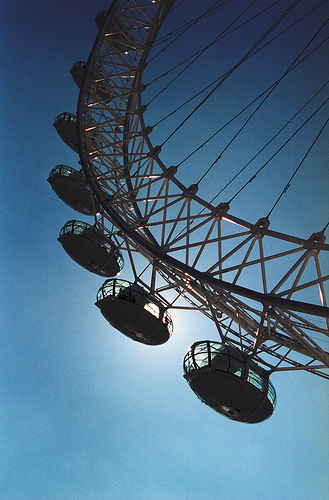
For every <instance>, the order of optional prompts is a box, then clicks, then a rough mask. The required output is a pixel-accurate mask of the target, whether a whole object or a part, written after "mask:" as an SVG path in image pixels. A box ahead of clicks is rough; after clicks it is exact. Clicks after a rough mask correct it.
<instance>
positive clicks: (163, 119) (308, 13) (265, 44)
mask: <svg viewBox="0 0 329 500" xmlns="http://www.w3.org/2000/svg"><path fill="white" fill-rule="evenodd" d="M279 1H281V0H279ZM326 2H328V0H323V1H322V2H321V3H320V4H318V5H317V6H315V7H314V8H313V9H311V10H310V11H309V12H307V13H306V14H304V15H303V16H301V17H300V18H299V19H297V20H296V21H294V22H293V23H292V24H290V25H289V26H288V27H287V28H285V29H284V30H282V31H281V32H280V33H278V34H277V35H276V36H275V37H273V38H271V40H269V41H267V42H266V43H264V45H262V46H261V47H259V48H258V49H257V50H255V51H254V52H253V53H252V54H250V56H249V58H251V57H253V56H254V55H256V54H257V53H258V52H259V51H261V50H263V49H264V48H265V47H267V46H268V45H269V44H271V43H272V42H273V41H274V40H276V39H277V38H279V37H280V36H282V35H283V34H284V33H286V32H287V31H289V29H291V28H292V27H293V26H295V25H296V24H298V23H299V22H300V21H302V20H303V19H305V18H306V17H307V16H309V15H310V14H311V13H312V12H314V11H315V10H316V9H318V8H319V7H321V5H323V4H324V3H326ZM275 3H278V2H275ZM272 5H275V4H272ZM272 5H271V6H270V7H272ZM270 7H268V8H270ZM265 10H267V9H265ZM262 12H264V11H261V12H260V13H262ZM260 13H259V14H260ZM259 14H256V15H255V16H254V17H253V18H251V19H254V18H255V17H257V16H258V15H259ZM251 19H250V20H251ZM247 22H249V20H248V21H245V23H243V24H246V23H247ZM241 26H242V24H241V25H239V26H237V27H236V28H234V30H232V31H230V32H229V33H227V34H225V35H224V36H227V35H228V34H231V33H232V32H233V31H235V30H237V29H239V28H240V27H241ZM192 57H193V55H192V56H190V57H189V58H187V59H185V60H184V61H183V62H182V63H184V62H186V61H188V60H189V59H191V58H192ZM249 58H248V59H249ZM182 63H180V64H178V65H177V66H174V67H173V68H171V69H170V70H169V71H167V72H166V73H163V75H160V77H157V78H156V79H155V80H152V81H151V82H149V83H148V85H150V84H151V83H153V82H154V81H156V80H158V79H159V78H161V77H162V76H165V75H167V74H168V73H169V72H171V71H173V70H174V69H176V68H177V67H179V66H180V65H181V64H182ZM225 74H226V73H224V74H223V75H221V76H219V77H217V78H216V79H215V80H213V81H212V82H211V83H210V84H208V85H207V86H206V87H204V88H203V89H201V90H200V91H198V92H197V93H196V94H194V95H193V96H192V97H190V98H189V99H187V100H186V101H184V102H183V103H182V104H181V105H180V106H178V107H177V108H175V109H174V110H173V111H172V112H170V113H168V114H167V115H166V116H164V117H163V118H161V119H160V120H159V121H158V122H156V123H155V124H154V125H153V128H154V127H156V126H157V125H159V124H160V123H162V122H163V121H165V120H166V119H167V118H169V117H171V116H172V115H173V114H175V113H176V112H177V111H178V110H180V109H181V108H183V107H184V106H186V105H187V104H188V103H190V102H191V101H192V100H193V99H196V98H197V97H198V96H199V95H201V94H202V93H203V92H205V91H206V90H208V89H209V88H210V87H211V86H212V85H215V83H217V82H218V81H219V80H220V79H221V78H223V77H224V76H225ZM168 86H169V84H168V85H167V86H166V88H168Z"/></svg>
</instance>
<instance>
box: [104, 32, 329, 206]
mask: <svg viewBox="0 0 329 500" xmlns="http://www.w3.org/2000/svg"><path fill="white" fill-rule="evenodd" d="M328 39H329V37H327V38H326V39H324V40H323V41H322V42H321V43H320V44H319V45H318V46H317V47H315V48H314V49H313V50H312V51H310V52H309V53H308V54H307V55H305V56H304V58H302V59H301V60H300V61H298V62H297V63H296V64H295V65H294V66H292V67H291V68H290V71H292V70H293V69H295V68H296V67H297V66H298V65H299V64H301V63H302V62H304V61H305V59H307V58H308V57H309V56H310V55H311V54H312V53H313V52H315V51H316V50H317V49H318V48H319V47H321V46H322V45H323V44H324V43H325V42H326V41H327V40H328ZM279 80H280V79H279ZM279 80H277V81H276V82H274V83H273V84H272V85H271V86H270V87H268V88H267V89H266V90H265V91H264V92H262V93H261V94H260V95H259V96H258V97H256V98H255V99H254V100H253V101H252V102H251V103H249V104H248V105H247V106H246V107H245V108H244V109H243V110H242V111H240V112H239V113H237V115H235V116H234V117H233V118H231V120H229V121H228V122H227V123H226V124H225V125H223V126H222V127H221V128H220V129H219V130H217V131H216V132H215V133H214V134H213V135H212V136H211V137H210V138H208V139H207V140H206V141H205V142H204V143H203V144H201V145H200V146H199V147H198V148H197V149H195V150H194V151H193V152H192V153H190V154H189V155H188V156H187V157H186V158H184V159H183V160H182V161H181V162H180V163H179V164H178V165H177V166H180V165H181V164H182V163H184V162H185V161H186V160H187V159H188V158H190V157H191V156H192V155H193V154H195V153H196V152H197V151H198V150H199V149H201V148H202V147H203V146H204V145H205V144H206V143H208V142H209V141H210V140H211V139H213V137H215V135H217V134H218V133H219V132H220V131H221V130H223V129H224V128H225V127H226V126H227V125H229V124H230V123H231V122H232V121H233V120H235V119H236V118H237V117H238V116H240V115H241V114H242V113H243V112H244V111H245V110H246V109H248V108H249V107H250V106H252V104H254V103H255V102H256V101H257V100H258V99H259V98H261V97H262V96H263V95H264V94H265V93H266V92H268V91H269V90H270V89H271V88H272V87H273V86H274V85H276V83H277V82H278V81H279ZM327 83H328V82H326V84H324V86H325V85H327ZM324 86H323V87H324ZM323 87H321V89H320V90H319V91H318V92H320V91H321V90H322V88H323ZM313 97H314V96H313ZM311 100H312V98H311ZM306 104H307V103H306ZM272 140H273V138H272ZM269 142H271V141H269ZM263 149H264V148H263ZM260 152H261V151H260ZM260 152H259V153H260ZM259 153H257V155H258V154H259ZM257 155H256V156H257ZM253 159H254V158H253ZM253 159H252V160H253ZM252 160H250V162H251V161H252ZM147 161H149V158H147V159H146V160H145V162H144V163H142V164H141V165H140V166H139V167H138V168H137V170H136V172H134V173H133V174H131V175H130V178H133V177H136V176H137V175H138V173H139V172H140V169H141V168H142V167H143V166H145V164H146V163H147ZM250 162H249V163H248V164H247V165H245V166H244V167H243V169H241V171H240V172H239V173H241V172H242V171H243V170H244V169H245V168H246V167H247V166H248V165H249V164H250ZM239 173H238V174H237V175H239ZM237 175H236V176H237ZM232 181H233V179H232V180H231V181H230V182H229V183H228V185H229V184H230V183H231V182H232ZM225 187H227V186H225ZM123 188H124V186H121V187H120V188H119V189H118V190H117V191H116V192H115V193H114V195H113V196H115V195H116V194H118V193H119V192H120V191H121V190H122V189H123ZM222 191H223V189H222V190H221V191H220V192H219V193H217V195H216V196H215V197H214V198H213V199H212V200H211V201H210V203H212V202H213V201H214V199H215V198H216V197H217V196H218V195H219V194H220V193H221V192H222ZM203 211H204V209H203V210H202V211H201V212H200V213H202V212H203Z"/></svg>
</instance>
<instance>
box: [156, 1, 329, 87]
mask: <svg viewBox="0 0 329 500" xmlns="http://www.w3.org/2000/svg"><path fill="white" fill-rule="evenodd" d="M281 1H282V0H276V1H275V2H274V3H272V4H271V5H269V6H268V7H266V8H265V9H263V10H261V11H260V12H257V14H254V15H253V16H252V17H250V18H249V19H247V20H246V21H244V22H243V23H241V24H239V25H238V26H236V27H235V28H233V29H232V30H230V31H228V32H227V33H226V31H227V30H228V29H229V28H230V26H232V25H233V24H234V23H235V22H236V21H237V19H238V18H237V19H235V21H234V22H233V23H232V24H231V25H230V26H228V27H227V28H225V30H223V31H222V32H221V33H220V34H219V35H217V36H216V37H215V38H214V39H213V41H212V42H211V43H210V44H209V45H207V46H206V47H203V48H202V49H199V50H198V51H197V52H195V53H194V54H192V55H190V56H188V57H186V58H185V59H183V61H181V62H180V63H178V64H176V65H175V66H173V67H172V68H170V69H169V70H167V71H166V72H165V73H162V74H161V75H160V76H157V77H156V78H154V79H153V80H151V81H150V82H149V83H148V84H147V85H148V86H149V85H151V84H152V83H154V82H156V81H158V80H160V79H161V78H163V77H164V76H166V75H168V74H169V73H171V72H172V71H174V70H175V69H177V68H179V67H180V66H182V65H183V64H185V63H186V62H188V61H190V60H191V59H192V58H194V57H196V56H198V57H199V55H202V54H203V52H204V51H205V50H207V48H209V47H210V46H212V45H214V44H216V43H217V42H219V41H220V40H222V39H223V38H225V37H227V36H228V35H231V34H232V33H234V32H235V31H237V30H238V29H240V28H242V27H243V26H245V25H246V24H248V23H249V22H251V21H253V20H254V19H256V18H257V17H258V16H260V15H261V14H263V13H264V12H266V11H267V10H269V9H271V8H272V7H273V6H274V5H276V4H278V3H280V2H281ZM324 1H327V0H324ZM254 3H255V2H254ZM250 7H251V6H250ZM247 10H248V9H246V11H247ZM246 11H244V12H243V13H242V14H241V15H240V16H239V17H241V16H242V15H243V14H244V13H245V12H246ZM306 15H307V14H306ZM152 60H153V58H152V59H151V61H152ZM185 69H187V68H184V70H183V71H185ZM179 76H180V75H179ZM175 79H176V77H175V78H174V79H173V80H172V81H171V82H169V84H168V85H167V86H166V88H167V87H168V86H169V85H171V83H172V82H174V81H175ZM216 81H217V80H216Z"/></svg>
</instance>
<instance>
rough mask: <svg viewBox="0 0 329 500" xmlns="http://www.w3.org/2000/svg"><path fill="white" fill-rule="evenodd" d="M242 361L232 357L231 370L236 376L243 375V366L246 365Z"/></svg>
mask: <svg viewBox="0 0 329 500" xmlns="http://www.w3.org/2000/svg"><path fill="white" fill-rule="evenodd" d="M241 363H242V362H241V361H238V360H237V359H234V358H230V367H229V372H230V373H233V375H235V376H236V377H242V372H243V367H244V365H241Z"/></svg>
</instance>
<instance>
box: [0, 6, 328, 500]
mask: <svg viewBox="0 0 329 500" xmlns="http://www.w3.org/2000/svg"><path fill="white" fill-rule="evenodd" d="M240 3H241V4H244V3H245V2H240ZM285 3H287V2H285ZM302 3H304V4H307V3H308V2H306V0H305V1H304V2H302ZM187 4H188V2H187V1H186V5H187ZM209 4H210V2H209ZM236 4H239V2H238V1H237V2H236ZM191 5H192V7H191V10H192V11H193V10H195V11H197V10H198V2H197V0H194V1H192V2H191ZM107 7H108V5H107V4H106V3H103V2H101V1H98V0H95V1H93V2H89V1H86V0H80V1H71V0H68V1H66V2H64V1H58V2H51V1H49V0H46V1H42V2H41V1H33V2H28V1H27V2H20V1H16V0H11V1H10V2H9V1H8V0H6V1H4V2H3V3H2V5H1V7H0V12H1V19H2V20H1V25H2V26H1V28H2V29H1V35H0V37H1V38H0V40H1V46H2V49H3V50H2V53H3V58H2V68H3V69H2V71H1V76H0V82H1V83H0V88H1V91H2V97H3V98H2V100H1V108H2V113H1V114H2V121H1V151H2V153H1V155H2V169H1V187H2V196H1V207H2V214H3V215H2V220H1V242H2V244H1V259H2V263H3V264H2V267H1V274H0V276H1V284H2V287H1V289H2V297H1V302H0V304H1V305H0V313H1V354H0V356H1V365H0V395H1V396H0V397H1V410H0V425H1V429H0V443H1V444H0V449H1V467H0V469H1V472H0V498H1V499H4V500H27V499H29V500H36V499H40V500H41V499H42V500H45V499H47V500H48V499H49V500H75V499H78V500H80V499H82V500H84V499H86V500H89V499H97V500H103V499H104V500H108V499H111V500H112V499H113V500H117V499H118V500H119V499H136V500H142V499H143V500H144V499H152V500H153V499H154V500H155V499H161V500H172V499H180V500H181V499H201V500H203V499H209V500H210V499H211V500H212V499H214V500H215V499H216V500H217V499H218V500H222V499H230V500H235V499H238V498H239V499H241V498H243V499H246V500H248V499H266V500H276V499H279V498H280V499H287V500H288V499H289V500H293V499H309V498H312V499H317V500H325V499H326V498H328V489H329V483H328V477H329V464H328V444H329V443H328V417H327V415H328V413H329V405H328V400H329V399H328V396H329V391H328V383H327V381H325V380H323V379H320V378H318V377H315V376H312V375H309V374H305V373H295V374H294V373H286V374H284V375H282V374H281V375H277V374H274V375H273V377H272V381H273V383H274V385H275V386H276V389H277V393H278V406H277V408H276V410H275V413H274V415H273V417H271V419H270V420H268V421H266V422H264V423H262V424H259V425H256V426H247V425H241V424H238V423H234V422H231V421H229V420H227V419H225V418H224V417H221V416H220V415H217V414H216V413H215V412H213V411H212V410H210V409H209V408H207V407H206V406H205V405H203V404H201V403H200V402H199V401H198V400H197V398H196V397H195V396H194V394H193V393H192V392H191V391H190V389H189V388H188V386H187V384H186V382H185V380H184V379H183V377H182V360H183V357H184V355H185V353H186V351H187V349H188V347H189V346H190V345H191V344H192V343H193V342H194V341H196V340H199V339H201V338H203V336H205V337H207V338H208V337H209V338H210V337H212V338H215V333H214V328H213V325H212V324H209V322H206V321H205V320H204V319H203V318H200V317H199V316H200V315H199V314H198V313H197V312H196V313H190V314H187V313H184V314H183V313H176V315H173V319H174V323H175V330H174V335H173V337H172V338H171V339H170V341H169V342H168V343H167V344H165V345H164V346H162V347H160V348H158V349H152V348H151V349H149V348H148V346H143V345H138V344H136V343H133V342H131V341H130V340H129V339H128V338H126V337H124V336H122V335H120V334H119V333H118V332H116V331H114V330H113V329H111V328H110V327H109V325H108V324H107V323H106V321H105V320H104V319H103V318H102V317H101V315H100V314H99V311H98V310H97V308H96V307H95V306H94V301H95V296H96V292H97V290H98V288H99V286H100V285H101V284H102V280H101V278H99V277H97V276H93V275H89V274H88V273H87V271H85V270H83V269H82V268H80V267H79V266H78V265H76V264H75V263H74V262H73V261H71V260H70V259H69V257H68V256H67V255H66V254H65V252H63V250H62V248H61V246H60V245H59V244H58V242H57V241H56V238H57V236H58V232H59V230H60V228H61V227H62V225H63V224H64V223H65V222H66V221H67V220H69V219H71V218H74V216H75V215H74V213H73V211H72V210H70V209H69V208H68V207H67V206H65V205H64V204H63V203H62V202H61V201H60V200H59V199H57V197H56V195H55V194H54V193H53V192H52V190H51V188H50V186H49V185H48V183H47V182H46V179H47V176H48V174H49V171H50V170H51V169H52V168H53V166H55V165H56V164H60V163H63V164H67V165H71V166H73V167H75V168H77V155H75V153H73V152H72V151H70V150H69V149H68V148H67V147H66V146H65V145H64V144H63V143H62V142H61V140H60V139H59V138H58V137H57V135H56V132H55V129H54V127H53V125H52V124H53V121H54V119H55V117H56V116H57V115H58V114H59V113H60V112H62V111H72V112H74V111H75V108H76V102H77V97H78V90H77V88H76V86H75V84H74V82H73V80H72V78H71V75H70V74H69V70H70V68H71V66H72V64H73V63H74V62H75V61H78V60H86V58H87V57H88V54H89V51H90V48H91V46H92V43H93V40H94V38H95V36H96V26H95V23H94V22H93V20H94V18H95V15H96V14H97V12H98V11H100V10H103V9H106V8H107ZM186 8H188V7H186ZM223 12H224V11H223ZM321 12H322V14H321V15H323V16H324V15H325V14H327V15H328V7H327V8H326V9H325V8H323V9H322V11H321ZM189 15H191V16H192V13H191V11H189ZM224 15H226V14H223V16H224ZM169 21H170V20H169ZM170 22H171V21H170ZM218 22H219V21H218V19H212V20H210V21H209V34H208V32H207V36H208V35H209V37H211V35H212V34H215V32H216V29H217V23H218ZM297 33H298V36H300V37H302V36H304V33H305V32H304V30H303V29H300V30H297ZM204 36H205V37H206V34H205V33H204ZM214 36H215V35H214ZM296 37H297V35H296ZM194 38H195V36H194ZM291 43H292V45H293V44H294V43H295V39H293V41H292V42H291ZM229 48H230V47H229V42H228V44H227V45H226V46H225V45H224V46H223V48H222V50H223V52H225V51H228V50H229ZM165 57H166V58H167V62H168V60H170V59H171V57H170V55H168V56H165ZM287 62H288V61H287ZM207 64H208V71H209V73H213V72H214V73H215V71H217V66H218V65H219V64H224V61H223V62H221V61H220V59H219V56H218V55H217V56H212V58H211V57H210V58H209V60H208V63H206V67H207ZM255 64H256V63H255ZM312 64H313V66H312V71H311V72H310V71H309V72H307V74H306V75H305V79H306V80H307V79H309V80H310V81H309V83H308V84H305V79H302V71H301V74H300V78H301V80H300V81H301V82H303V83H301V88H300V89H296V88H294V89H293V90H292V91H291V94H290V99H289V102H293V101H294V98H295V93H296V92H297V90H298V92H305V94H307V87H308V85H311V80H312V79H313V78H317V79H318V80H319V82H320V80H321V79H322V78H323V74H324V69H325V68H327V69H328V61H327V60H324V61H323V60H321V61H320V60H318V61H316V60H315V62H314V63H312ZM146 76H148V74H146ZM189 78H191V77H189ZM187 80H188V78H187V79H186V81H187ZM192 83H193V85H196V86H197V85H198V79H196V80H195V82H194V81H193V82H192ZM248 85H250V86H251V85H252V83H251V82H250V84H248ZM181 88H182V87H181ZM226 91H227V89H226ZM181 92H182V91H181ZM226 95H227V96H228V97H227V99H231V100H232V103H233V104H234V98H233V96H232V95H231V97H230V95H229V93H227V94H226ZM172 98H173V99H174V98H175V95H174V92H173V94H172ZM178 98H179V99H181V96H180V95H178ZM174 102H175V101H174ZM227 102H229V101H224V99H223V106H224V104H225V103H226V104H227ZM233 104H232V105H233ZM161 106H163V104H161V102H159V108H158V111H157V110H156V108H155V110H154V111H153V110H152V109H150V110H149V111H148V112H149V113H150V114H149V116H150V119H152V120H155V113H157V112H158V113H159V114H160V113H161V112H162V108H161ZM229 107H230V104H229V105H228V106H227V108H229ZM227 108H225V112H228V111H229V110H228V109H227ZM273 111H274V106H273ZM213 113H214V115H215V113H218V111H217V110H215V108H214V112H213ZM323 114H325V113H323ZM279 115H280V113H279V111H278V116H279ZM208 116H210V115H208ZM212 118H213V117H212ZM278 122H279V119H278ZM206 123H207V122H206ZM319 123H320V120H319ZM168 126H170V127H171V126H172V124H171V123H170V125H168ZM207 126H208V123H207ZM203 132H204V127H202V130H201V129H200V131H198V132H197V133H195V136H197V137H199V136H200V134H203ZM161 133H165V132H159V137H160V138H161V137H163V135H162V136H161ZM185 134H186V135H185V137H184V136H181V137H180V138H179V139H177V140H178V141H184V142H185V143H188V142H189V141H191V137H192V138H194V135H193V136H191V135H187V133H185ZM326 138H328V134H327V135H326ZM176 144H177V143H176ZM321 144H322V145H321V148H320V150H319V151H317V152H316V153H314V157H313V164H312V163H311V166H308V167H307V168H306V170H305V171H303V172H301V175H300V180H299V185H298V183H297V186H298V187H299V188H301V189H302V194H300V191H297V187H296V192H295V191H293V189H295V187H294V188H292V194H291V196H292V198H290V201H289V200H288V201H286V200H285V201H284V202H283V205H282V208H278V211H276V212H275V214H273V219H274V222H275V223H276V224H277V225H278V226H279V229H280V230H285V231H287V232H289V231H292V232H293V233H294V234H296V233H297V234H298V231H299V230H300V231H301V233H304V232H305V234H302V236H303V237H308V236H309V234H310V233H311V232H312V231H318V230H321V229H322V228H323V226H324V225H325V224H326V222H327V220H328V201H327V186H328V160H327V158H328V155H327V153H328V143H327V142H326V141H325V140H323V142H322V143H321ZM175 147H176V149H175ZM171 148H172V151H171ZM176 153H177V146H175V143H174V145H173V146H169V149H168V151H167V152H165V153H164V154H167V155H168V156H169V155H170V154H176ZM207 154H208V153H206V155H207ZM294 154H296V152H295V151H290V152H289V155H290V158H292V157H293V155H294ZM287 158H288V157H287ZM287 158H286V160H287ZM212 159H213V151H209V160H208V157H207V162H209V161H211V160H212ZM236 161H237V162H238V161H239V156H237V157H236ZM316 162H317V163H316ZM315 164H316V165H317V167H315V166H314V165H315ZM225 165H226V164H225ZM312 165H313V166H312ZM190 168H191V169H192V170H193V169H194V170H195V169H197V168H199V166H198V164H197V160H196V161H195V163H191V164H190ZM311 174H313V175H312V176H311ZM182 175H183V177H184V175H186V172H183V173H182ZM187 175H188V174H187ZM219 175H221V174H220V173H219V174H217V173H216V174H214V177H212V178H211V179H214V178H216V176H219ZM223 175H224V173H223ZM274 177H275V174H274V173H273V171H271V172H270V173H269V174H268V177H266V178H265V177H264V180H263V184H261V186H262V188H261V189H263V187H264V188H265V187H266V185H267V186H268V185H269V184H271V182H273V181H272V179H273V178H274ZM284 182H286V181H283V184H281V185H280V188H282V187H283V186H284ZM310 182H311V183H314V186H315V187H314V189H311V190H310V193H308V191H307V188H308V187H309V183H310ZM211 183H212V180H209V185H207V183H206V185H205V188H204V189H205V191H204V193H205V195H206V193H207V189H211V188H212V187H211ZM279 191H280V189H278V190H277V194H279ZM306 193H307V196H310V199H309V200H310V201H307V202H306V203H304V204H303V208H301V207H302V205H301V202H302V201H305V197H306ZM303 198H304V200H302V199H303ZM246 199H248V200H249V201H247V202H246V206H247V205H248V208H249V207H250V210H255V214H256V213H257V212H258V211H259V214H260V215H263V213H262V212H261V210H263V208H258V200H257V203H256V202H255V195H254V193H253V192H252V193H251V195H249V198H248V196H247V195H246ZM274 199H275V196H274V198H273V200H274ZM244 200H245V199H244V198H243V200H242V202H241V204H243V203H245V202H244ZM251 200H253V201H251ZM265 201H266V196H265ZM253 203H254V206H253ZM296 207H297V208H296ZM266 208H267V209H268V206H267V207H266ZM266 208H264V210H266ZM236 209H237V211H239V210H241V205H237V206H236ZM296 211H298V212H299V213H300V216H299V217H297V216H296V217H295V216H294V212H296ZM255 218H256V215H255ZM288 222H289V223H290V224H288Z"/></svg>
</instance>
